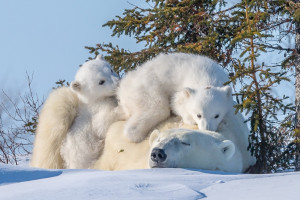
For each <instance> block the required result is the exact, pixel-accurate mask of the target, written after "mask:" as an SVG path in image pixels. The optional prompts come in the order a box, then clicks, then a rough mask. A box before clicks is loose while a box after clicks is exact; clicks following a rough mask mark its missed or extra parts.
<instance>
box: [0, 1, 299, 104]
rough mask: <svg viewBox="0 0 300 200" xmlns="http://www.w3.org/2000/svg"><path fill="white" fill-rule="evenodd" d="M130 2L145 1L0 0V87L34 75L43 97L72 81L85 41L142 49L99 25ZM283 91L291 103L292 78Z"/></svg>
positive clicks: (18, 89) (10, 87)
mask: <svg viewBox="0 0 300 200" xmlns="http://www.w3.org/2000/svg"><path fill="white" fill-rule="evenodd" d="M228 2H229V5H231V4H232V2H234V0H229V1H228ZM130 3H131V4H135V5H138V6H141V7H147V6H148V5H147V4H146V3H145V1H144V0H110V1H104V0H103V1H100V0H86V1H83V0H63V1H59V0H51V1H49V0H44V1H40V0H26V1H24V0H0V91H1V90H4V91H5V92H6V93H8V94H19V95H21V94H22V92H24V91H26V89H27V85H26V83H27V82H26V73H28V74H29V75H30V76H31V75H33V83H32V89H33V91H34V92H36V93H37V94H38V96H39V97H40V98H42V97H44V98H46V97H47V96H48V93H49V92H50V91H51V89H52V88H53V87H54V86H55V82H56V81H58V80H60V79H65V80H67V81H68V82H71V81H72V80H73V78H74V75H75V73H76V70H77V69H78V67H79V65H81V64H83V63H84V62H85V61H86V60H87V58H88V57H89V56H90V54H89V53H88V50H87V49H85V48H84V46H95V44H97V43H103V42H105V43H108V42H112V43H113V44H118V45H119V47H121V48H125V49H129V50H131V51H136V50H139V49H141V48H142V47H143V45H142V44H136V43H135V39H134V38H130V37H125V36H123V37H121V38H117V37H111V34H112V31H111V30H110V29H109V28H108V27H102V25H103V24H104V23H105V22H107V21H108V20H111V19H114V18H115V16H116V15H120V16H122V13H123V11H124V9H126V8H132V7H133V6H132V5H131V4H130ZM286 43H287V44H286V45H284V46H290V45H292V46H293V44H290V43H291V42H290V41H286ZM281 58H282V56H278V55H276V54H273V55H271V56H270V55H269V56H268V57H267V58H266V57H263V58H262V59H263V60H264V62H265V63H266V62H270V63H274V62H277V61H279V60H278V59H281ZM281 88H283V89H281ZM282 90H285V91H288V93H287V95H288V96H290V97H291V98H290V102H294V85H293V82H291V83H287V84H282V86H281V87H279V92H278V94H279V95H278V96H282V94H281V93H282V92H280V91H282ZM0 98H1V95H0Z"/></svg>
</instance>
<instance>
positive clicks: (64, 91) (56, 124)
mask: <svg viewBox="0 0 300 200" xmlns="http://www.w3.org/2000/svg"><path fill="white" fill-rule="evenodd" d="M77 109H78V98H77V96H76V95H75V94H74V93H73V92H72V91H71V90H70V88H68V87H61V88H58V89H55V90H53V91H52V92H51V93H50V95H49V96H48V98H47V100H46V101H45V103H44V106H43V109H42V110H41V112H40V115H39V121H38V126H37V130H36V134H35V140H34V145H33V152H32V158H31V163H30V165H31V166H32V167H39V168H49V169H61V168H63V166H64V165H63V160H62V157H61V155H60V149H61V145H62V142H63V140H64V138H65V137H66V135H67V133H68V130H69V129H70V127H71V126H72V123H73V121H74V119H75V118H76V115H77Z"/></svg>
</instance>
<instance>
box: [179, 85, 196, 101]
mask: <svg viewBox="0 0 300 200" xmlns="http://www.w3.org/2000/svg"><path fill="white" fill-rule="evenodd" d="M182 94H183V95H184V96H185V97H186V98H189V97H190V96H191V95H193V94H195V90H193V89H192V88H188V87H187V88H184V89H183V91H182Z"/></svg>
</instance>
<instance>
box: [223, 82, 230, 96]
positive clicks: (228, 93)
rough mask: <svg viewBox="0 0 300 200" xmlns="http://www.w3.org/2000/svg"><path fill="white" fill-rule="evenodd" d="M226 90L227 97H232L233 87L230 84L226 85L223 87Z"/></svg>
mask: <svg viewBox="0 0 300 200" xmlns="http://www.w3.org/2000/svg"><path fill="white" fill-rule="evenodd" d="M222 89H223V90H224V91H225V94H226V97H228V98H232V89H231V87H230V86H229V85H226V86H224V87H223V88H222Z"/></svg>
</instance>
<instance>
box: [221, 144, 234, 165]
mask: <svg viewBox="0 0 300 200" xmlns="http://www.w3.org/2000/svg"><path fill="white" fill-rule="evenodd" d="M219 150H220V151H221V153H222V154H223V155H224V156H225V158H226V160H229V159H230V158H232V156H233V154H234V152H235V145H234V143H233V142H232V141H230V140H224V141H222V142H221V143H220V144H219Z"/></svg>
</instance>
